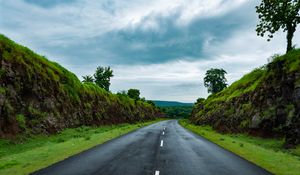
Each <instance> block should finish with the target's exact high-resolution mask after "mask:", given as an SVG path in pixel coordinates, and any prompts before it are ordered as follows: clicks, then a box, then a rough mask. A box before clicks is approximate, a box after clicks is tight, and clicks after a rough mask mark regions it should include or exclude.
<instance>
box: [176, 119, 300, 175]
mask: <svg viewBox="0 0 300 175" xmlns="http://www.w3.org/2000/svg"><path fill="white" fill-rule="evenodd" d="M179 123H180V124H181V125H182V126H183V127H185V128H187V129H189V130H191V131H193V132H194V133H196V134H198V135H201V136H202V137H204V138H206V139H208V140H210V141H212V142H214V143H216V144H218V145H219V146H221V147H223V148H225V149H228V150H229V151H231V152H234V153H235V154H237V155H239V156H241V157H243V158H245V159H247V160H249V161H250V162H253V163H255V164H257V165H259V166H261V167H263V168H265V169H266V170H268V171H270V172H272V173H274V174H278V175H297V174H299V170H300V154H299V147H298V148H297V149H290V150H286V149H283V148H282V144H283V143H284V140H283V139H266V138H259V137H253V136H248V135H246V134H220V133H218V132H216V131H214V130H213V129H212V128H211V127H210V126H197V125H194V124H191V123H189V122H188V121H187V120H180V122H179Z"/></svg>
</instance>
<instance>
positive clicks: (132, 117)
mask: <svg viewBox="0 0 300 175" xmlns="http://www.w3.org/2000/svg"><path fill="white" fill-rule="evenodd" d="M159 115H161V113H160V112H159V110H158V109H157V108H155V107H153V106H152V105H150V104H148V103H145V102H142V101H135V100H132V99H130V98H128V97H123V96H117V95H114V94H112V93H110V92H106V91H105V90H103V89H101V88H99V87H98V86H96V85H94V84H83V83H81V82H80V81H79V79H78V78H77V77H76V76H75V75H74V74H73V73H71V72H69V71H68V70H66V69H65V68H63V67H62V66H60V65H59V64H57V63H55V62H51V61H49V60H47V59H46V58H45V57H43V56H40V55H37V54H35V53H34V52H33V51H31V50H30V49H28V48H26V47H23V46H21V45H18V44H16V43H15V42H13V41H11V40H10V39H8V38H6V37H5V36H3V35H0V137H11V136H14V135H16V134H18V133H56V132H58V131H60V130H62V129H64V128H69V127H77V126H82V125H103V124H117V123H123V122H136V121H145V120H149V119H154V118H155V117H157V116H159Z"/></svg>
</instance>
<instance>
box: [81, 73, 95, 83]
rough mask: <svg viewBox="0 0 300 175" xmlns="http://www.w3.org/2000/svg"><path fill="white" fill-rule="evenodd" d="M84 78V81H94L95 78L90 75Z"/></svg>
mask: <svg viewBox="0 0 300 175" xmlns="http://www.w3.org/2000/svg"><path fill="white" fill-rule="evenodd" d="M82 78H83V80H82V82H83V83H94V78H93V77H92V76H90V75H86V76H82Z"/></svg>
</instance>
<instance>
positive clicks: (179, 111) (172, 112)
mask: <svg viewBox="0 0 300 175" xmlns="http://www.w3.org/2000/svg"><path fill="white" fill-rule="evenodd" d="M159 108H160V109H161V111H163V112H164V113H165V114H166V115H167V117H169V118H189V117H190V115H191V112H192V109H193V106H163V107H159Z"/></svg>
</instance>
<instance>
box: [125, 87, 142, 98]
mask: <svg viewBox="0 0 300 175" xmlns="http://www.w3.org/2000/svg"><path fill="white" fill-rule="evenodd" d="M127 95H128V96H129V97H130V98H132V99H135V100H139V99H140V90H138V89H129V90H128V92H127Z"/></svg>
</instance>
